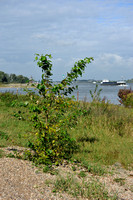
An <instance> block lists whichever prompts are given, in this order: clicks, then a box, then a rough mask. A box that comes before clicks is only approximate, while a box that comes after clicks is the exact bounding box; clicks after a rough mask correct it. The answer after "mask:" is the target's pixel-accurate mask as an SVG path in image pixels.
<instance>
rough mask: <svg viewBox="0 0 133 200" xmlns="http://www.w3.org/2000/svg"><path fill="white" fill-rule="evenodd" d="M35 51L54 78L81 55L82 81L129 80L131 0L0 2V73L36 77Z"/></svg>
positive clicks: (131, 67)
mask: <svg viewBox="0 0 133 200" xmlns="http://www.w3.org/2000/svg"><path fill="white" fill-rule="evenodd" d="M35 53H39V54H46V53H48V54H52V57H53V59H52V62H53V74H54V75H53V79H54V80H61V79H62V77H63V75H66V73H67V72H69V71H70V69H71V67H73V65H74V62H75V61H78V60H79V59H82V58H85V57H94V61H93V62H92V63H91V64H89V65H88V67H87V69H86V70H85V73H84V75H83V77H82V79H93V78H94V79H110V80H118V79H121V78H122V77H124V79H131V78H133V0H21V1H20V0H0V71H4V72H6V73H9V74H11V73H15V74H17V75H19V74H22V75H24V76H28V77H30V76H32V77H33V78H34V79H35V80H39V79H40V77H41V70H40V69H39V68H38V67H37V65H36V63H35V62H34V58H35V55H34V54H35Z"/></svg>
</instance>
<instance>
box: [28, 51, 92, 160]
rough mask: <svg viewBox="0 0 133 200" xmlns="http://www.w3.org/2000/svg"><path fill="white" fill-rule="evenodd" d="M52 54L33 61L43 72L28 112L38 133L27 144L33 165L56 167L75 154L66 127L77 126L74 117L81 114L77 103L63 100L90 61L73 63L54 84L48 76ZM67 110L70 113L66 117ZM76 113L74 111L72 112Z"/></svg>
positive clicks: (39, 56) (72, 142)
mask: <svg viewBox="0 0 133 200" xmlns="http://www.w3.org/2000/svg"><path fill="white" fill-rule="evenodd" d="M51 58H52V57H51V55H48V54H46V55H45V56H43V55H39V54H36V57H35V61H37V65H38V66H39V67H40V68H41V69H42V80H41V83H39V84H38V85H37V89H38V92H39V95H40V96H41V97H40V99H39V100H38V101H36V99H35V98H34V96H33V97H32V103H31V104H30V112H31V113H33V115H32V121H33V122H34V127H35V129H36V130H37V132H36V136H35V140H34V142H29V147H30V148H31V149H32V150H34V152H35V155H34V156H33V160H34V162H37V163H45V164H50V163H55V164H59V162H62V160H63V159H69V158H70V157H71V155H72V153H73V152H75V151H76V149H77V145H76V141H75V140H74V139H73V138H71V137H70V134H69V133H68V131H67V127H68V126H70V124H71V125H72V124H73V125H74V124H75V123H76V120H75V119H76V117H77V115H80V114H82V112H81V110H80V109H78V103H76V102H74V101H73V99H72V98H65V97H64V95H66V96H67V95H68V94H70V93H71V92H72V91H73V90H74V89H75V87H72V86H71V83H72V81H73V80H76V78H77V77H78V76H82V73H83V71H84V70H85V67H86V65H87V64H89V63H90V62H91V60H93V58H85V59H84V60H80V61H78V62H76V63H75V64H74V67H73V68H72V69H71V72H70V73H67V76H66V78H65V79H63V80H62V81H61V83H58V84H54V83H53V81H52V79H51V76H52V73H51V70H52V63H51V60H50V59H51ZM68 110H69V111H70V110H71V111H72V113H73V114H72V115H70V112H69V114H68ZM74 110H75V112H74Z"/></svg>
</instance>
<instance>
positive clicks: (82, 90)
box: [0, 82, 133, 104]
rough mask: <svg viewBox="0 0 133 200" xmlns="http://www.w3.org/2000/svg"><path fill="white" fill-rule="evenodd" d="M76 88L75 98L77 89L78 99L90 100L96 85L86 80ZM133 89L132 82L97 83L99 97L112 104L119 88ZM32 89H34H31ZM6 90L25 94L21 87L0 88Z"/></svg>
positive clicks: (115, 101) (115, 99)
mask: <svg viewBox="0 0 133 200" xmlns="http://www.w3.org/2000/svg"><path fill="white" fill-rule="evenodd" d="M77 85H78V90H75V91H74V92H73V93H72V95H74V96H75V98H77V91H78V92H79V100H86V101H91V100H92V99H91V95H90V90H91V91H92V93H93V92H94V90H95V87H96V85H95V84H93V83H87V82H81V83H78V84H77ZM130 87H131V88H132V89H133V83H130V84H129V83H128V85H127V86H101V85H98V90H99V89H102V91H101V93H100V97H101V98H104V97H105V98H106V99H107V100H109V101H110V103H113V104H119V101H118V95H117V94H118V91H119V89H124V88H126V89H129V88H130ZM32 90H34V89H32ZM6 91H10V92H13V93H17V92H18V93H20V94H25V92H24V90H23V89H21V88H18V89H17V88H0V92H6Z"/></svg>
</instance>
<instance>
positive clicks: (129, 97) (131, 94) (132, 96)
mask: <svg viewBox="0 0 133 200" xmlns="http://www.w3.org/2000/svg"><path fill="white" fill-rule="evenodd" d="M118 97H119V98H120V100H119V102H120V103H121V104H123V105H124V106H125V107H133V90H132V89H131V88H130V89H120V90H119V92H118Z"/></svg>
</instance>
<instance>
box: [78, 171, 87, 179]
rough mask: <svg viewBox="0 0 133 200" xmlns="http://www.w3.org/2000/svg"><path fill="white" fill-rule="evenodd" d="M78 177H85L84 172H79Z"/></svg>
mask: <svg viewBox="0 0 133 200" xmlns="http://www.w3.org/2000/svg"><path fill="white" fill-rule="evenodd" d="M78 175H79V177H82V178H83V177H86V173H85V172H84V171H80V173H79V174H78Z"/></svg>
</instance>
